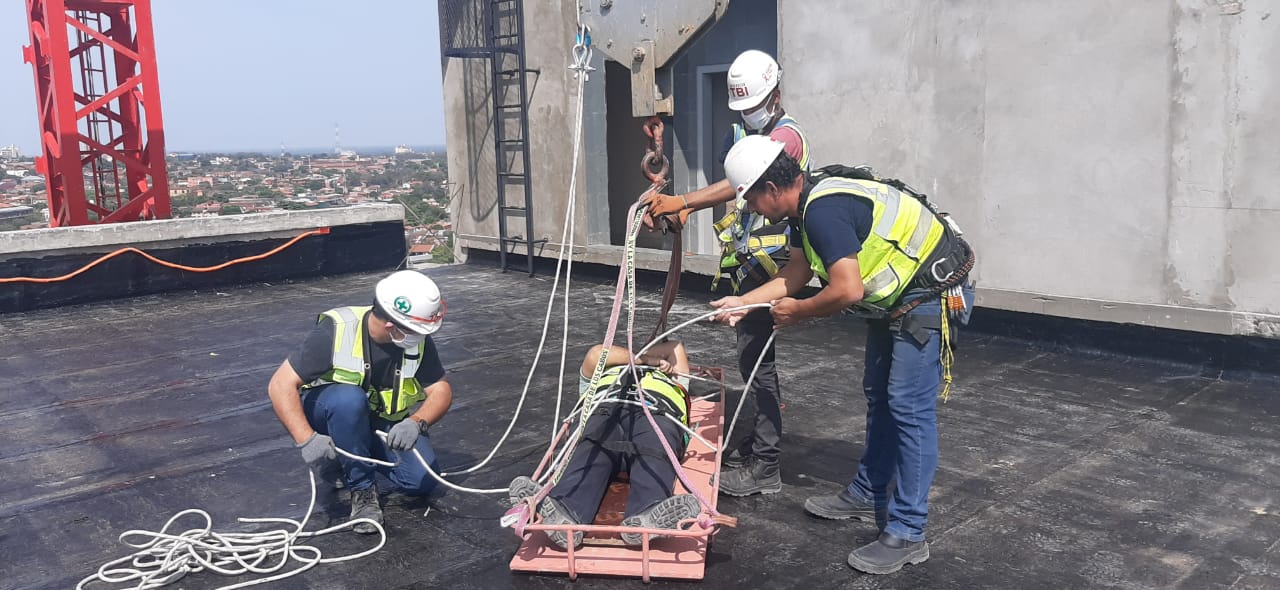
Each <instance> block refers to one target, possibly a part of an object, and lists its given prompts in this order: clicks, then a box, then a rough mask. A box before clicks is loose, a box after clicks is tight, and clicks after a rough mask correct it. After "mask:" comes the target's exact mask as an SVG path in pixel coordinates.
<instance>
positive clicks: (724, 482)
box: [720, 457, 782, 496]
mask: <svg viewBox="0 0 1280 590" xmlns="http://www.w3.org/2000/svg"><path fill="white" fill-rule="evenodd" d="M781 491H782V468H781V467H780V466H779V465H778V462H777V461H772V462H765V461H761V460H760V459H759V458H758V457H751V458H750V459H748V460H747V464H746V465H743V466H742V467H739V468H737V469H731V470H729V471H722V472H720V493H721V494H727V495H730V496H750V495H752V494H776V493H778V492H781Z"/></svg>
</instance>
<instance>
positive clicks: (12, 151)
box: [0, 144, 22, 160]
mask: <svg viewBox="0 0 1280 590" xmlns="http://www.w3.org/2000/svg"><path fill="white" fill-rule="evenodd" d="M21 157H22V150H19V149H18V146H16V145H13V144H9V145H7V146H4V147H0V160H17V159H18V158H21Z"/></svg>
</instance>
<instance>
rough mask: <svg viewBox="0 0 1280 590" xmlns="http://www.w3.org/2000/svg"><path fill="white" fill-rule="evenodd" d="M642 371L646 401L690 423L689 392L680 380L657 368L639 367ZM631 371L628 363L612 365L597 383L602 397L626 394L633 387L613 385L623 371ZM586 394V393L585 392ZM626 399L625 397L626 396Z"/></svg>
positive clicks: (653, 407) (597, 388)
mask: <svg viewBox="0 0 1280 590" xmlns="http://www.w3.org/2000/svg"><path fill="white" fill-rule="evenodd" d="M637 370H638V371H639V372H640V387H641V388H643V389H644V394H645V395H644V397H645V401H647V402H648V403H649V404H650V405H649V407H650V408H652V409H656V410H657V411H658V412H661V413H664V414H667V415H668V416H671V417H672V418H675V419H677V420H679V421H680V422H681V423H683V424H684V425H685V426H688V425H689V394H688V393H687V392H686V391H685V389H684V387H683V386H681V385H680V382H679V381H676V380H675V379H672V378H671V377H669V376H668V375H667V374H666V373H663V372H662V371H658V370H656V369H637ZM624 371H626V372H630V371H631V369H630V368H629V367H627V366H626V365H620V366H617V367H610V368H608V369H606V370H605V372H604V373H603V374H602V375H600V381H599V383H597V385H596V391H597V392H600V393H601V394H602V395H603V396H604V397H602V398H601V399H613V398H618V397H622V396H624V395H626V394H627V393H629V392H630V391H634V390H633V389H632V388H627V389H628V391H627V392H624V391H623V390H622V388H620V387H612V390H611V391H606V390H609V389H611V386H613V385H614V384H615V383H617V382H618V379H619V378H621V377H622V374H623V372H624ZM584 395H585V394H584ZM624 399H625V398H624Z"/></svg>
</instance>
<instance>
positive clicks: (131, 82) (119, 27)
mask: <svg viewBox="0 0 1280 590" xmlns="http://www.w3.org/2000/svg"><path fill="white" fill-rule="evenodd" d="M27 22H28V23H29V24H30V31H31V45H29V46H27V47H24V48H23V59H24V60H25V61H26V62H27V63H30V64H31V67H32V69H33V70H34V72H35V81H36V109H37V111H38V113H39V116H40V150H41V155H40V156H39V157H38V158H37V159H36V167H37V170H38V171H39V172H40V173H41V174H43V175H44V176H45V179H46V180H47V186H48V196H49V225H50V226H52V227H59V226H66V225H87V224H91V223H111V222H116V221H135V220H139V219H163V218H167V217H169V215H170V206H169V175H168V172H167V171H166V169H165V162H164V127H163V121H164V119H163V117H162V116H161V114H160V92H159V87H158V85H157V83H156V56H155V37H154V36H153V35H152V32H151V2H150V0H27Z"/></svg>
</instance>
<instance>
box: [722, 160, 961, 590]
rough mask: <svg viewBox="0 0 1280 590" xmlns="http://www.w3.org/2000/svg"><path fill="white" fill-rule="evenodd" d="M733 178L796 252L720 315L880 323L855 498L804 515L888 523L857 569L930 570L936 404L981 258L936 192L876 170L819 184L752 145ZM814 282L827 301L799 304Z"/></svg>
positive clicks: (843, 346)
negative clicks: (853, 316)
mask: <svg viewBox="0 0 1280 590" xmlns="http://www.w3.org/2000/svg"><path fill="white" fill-rule="evenodd" d="M725 174H726V175H727V176H728V177H729V182H730V183H731V185H732V186H733V189H734V192H735V193H737V194H738V195H740V196H742V197H743V198H744V199H745V200H746V201H747V206H748V208H749V209H750V210H751V211H752V212H753V213H757V214H760V215H764V216H765V217H766V218H768V219H769V220H770V221H773V222H778V221H782V220H784V219H786V220H789V223H790V225H791V248H792V254H791V259H790V262H788V263H787V265H786V266H785V267H783V268H782V270H780V271H779V272H778V275H777V276H776V277H774V278H773V280H771V281H769V282H767V283H765V284H764V285H762V286H760V287H758V288H756V289H754V290H752V291H750V292H747V293H744V294H743V295H741V296H738V297H725V298H723V299H719V300H717V301H714V302H712V306H714V307H717V308H721V309H725V308H733V307H739V306H742V305H749V304H754V303H769V302H772V303H773V306H772V308H771V310H770V312H771V314H772V316H773V320H774V323H775V324H776V325H777V326H778V327H779V328H785V327H788V326H792V325H794V324H796V323H798V322H800V321H803V320H805V319H809V318H816V317H824V316H831V315H837V314H840V313H841V312H844V311H846V310H850V308H851V306H852V307H854V308H855V309H853V310H850V311H856V312H859V313H863V314H865V315H866V316H867V317H868V318H869V320H868V328H867V342H866V360H865V364H864V374H863V391H864V393H865V395H866V397H867V429H866V448H865V451H864V453H863V456H862V460H861V462H860V464H859V468H858V473H857V475H856V476H855V477H854V480H853V482H851V483H850V484H849V485H848V486H847V487H846V488H845V489H844V490H841V491H839V492H838V493H835V494H830V495H826V496H815V497H812V498H809V499H808V500H806V501H805V504H804V507H805V510H806V511H808V512H809V513H811V514H814V515H816V516H820V517H823V518H830V519H849V518H854V519H858V520H862V521H868V522H876V524H877V525H878V527H879V529H880V535H879V537H878V538H877V539H876V540H875V541H873V542H871V543H870V544H868V545H865V546H863V547H859V548H857V549H855V550H853V552H852V553H850V554H849V558H848V563H849V565H850V566H852V567H853V568H855V569H858V570H860V571H864V572H868V573H876V574H887V573H891V572H894V571H897V570H898V569H900V568H902V566H903V565H906V564H912V563H920V562H923V561H924V560H926V559H928V558H929V545H928V543H927V542H926V541H925V534H924V529H925V523H926V521H927V518H928V513H929V502H928V500H929V487H930V486H931V485H932V483H933V475H934V472H935V471H936V470H937V467H938V422H937V415H936V403H937V401H936V400H937V397H938V392H939V387H940V385H942V383H943V382H944V368H945V369H947V370H948V371H949V368H950V360H949V359H950V355H949V352H950V345H949V342H950V335H951V328H953V327H954V326H955V325H957V324H963V323H965V322H967V321H968V313H969V310H970V309H971V307H972V304H973V290H972V287H971V286H969V285H966V284H965V283H966V282H967V276H968V273H969V271H970V270H971V269H972V267H973V252H972V250H971V249H969V247H968V245H967V244H965V243H964V240H963V239H961V238H960V234H959V229H958V228H957V227H956V226H955V224H954V222H952V221H951V220H950V218H949V217H948V216H946V215H945V214H942V213H939V212H938V211H937V209H936V208H934V207H933V205H932V203H930V202H929V201H928V199H926V198H925V197H924V195H921V194H919V193H917V192H916V191H915V190H914V189H912V188H911V187H909V186H908V185H906V184H905V183H902V182H900V181H897V180H892V179H881V178H878V177H876V176H875V175H874V173H872V172H870V170H869V169H866V168H850V167H846V166H838V165H837V166H827V167H824V168H822V169H821V170H818V171H817V172H815V173H814V174H812V175H810V174H806V173H804V172H803V171H802V169H801V167H800V165H799V164H798V163H797V162H796V161H795V159H794V158H792V157H791V156H790V155H789V154H787V153H786V151H785V150H784V148H783V146H782V144H779V143H777V142H775V141H772V140H770V139H768V138H765V137H748V138H746V139H744V140H742V141H741V142H738V144H737V145H735V146H733V149H732V150H730V152H729V155H728V157H727V158H726V160H725ZM814 275H817V276H818V278H819V279H820V280H821V282H822V285H823V288H822V290H821V291H819V292H818V293H817V294H816V295H814V296H812V297H809V298H806V299H795V298H793V296H794V295H796V294H797V293H799V292H800V291H801V289H803V288H804V287H805V285H806V284H808V282H809V280H810V279H811V278H813V276H814ZM741 316H742V312H741V311H734V312H725V313H721V314H719V315H718V316H717V317H716V318H715V319H716V320H717V321H723V322H726V323H730V324H732V323H736V322H737V321H739V320H740V318H741ZM834 348H835V350H838V351H845V350H850V349H853V348H854V344H853V343H836V344H835V347H834ZM944 353H946V354H944ZM944 359H947V360H945V361H944ZM946 374H947V375H949V372H948V373H946ZM832 377H833V381H838V379H835V376H832ZM948 382H949V381H948ZM945 392H946V390H945V389H944V390H943V394H944V395H945ZM891 489H892V494H890V490H891Z"/></svg>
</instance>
